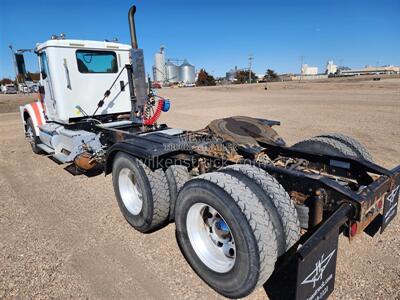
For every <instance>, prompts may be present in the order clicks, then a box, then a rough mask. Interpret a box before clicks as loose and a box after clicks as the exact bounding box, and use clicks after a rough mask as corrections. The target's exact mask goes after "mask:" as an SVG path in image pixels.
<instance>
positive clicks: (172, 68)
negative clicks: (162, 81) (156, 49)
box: [165, 61, 180, 82]
mask: <svg viewBox="0 0 400 300" xmlns="http://www.w3.org/2000/svg"><path fill="white" fill-rule="evenodd" d="M165 72H166V77H167V81H168V82H179V81H180V74H179V73H180V72H179V67H178V66H177V65H176V64H174V63H173V62H171V61H168V62H167V63H166V64H165Z"/></svg>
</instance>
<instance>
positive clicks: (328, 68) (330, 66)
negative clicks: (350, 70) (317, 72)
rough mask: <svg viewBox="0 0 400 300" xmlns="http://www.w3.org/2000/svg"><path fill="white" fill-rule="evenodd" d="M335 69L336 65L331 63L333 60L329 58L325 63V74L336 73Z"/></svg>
mask: <svg viewBox="0 0 400 300" xmlns="http://www.w3.org/2000/svg"><path fill="white" fill-rule="evenodd" d="M337 69H338V68H337V65H335V64H334V63H333V60H329V61H328V62H327V63H326V68H325V74H328V75H329V74H336V72H337Z"/></svg>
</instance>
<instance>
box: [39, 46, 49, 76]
mask: <svg viewBox="0 0 400 300" xmlns="http://www.w3.org/2000/svg"><path fill="white" fill-rule="evenodd" d="M40 68H41V69H40V73H41V74H42V79H46V78H47V76H48V74H49V66H48V64H47V55H46V52H42V53H40Z"/></svg>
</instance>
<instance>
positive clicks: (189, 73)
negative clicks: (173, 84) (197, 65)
mask: <svg viewBox="0 0 400 300" xmlns="http://www.w3.org/2000/svg"><path fill="white" fill-rule="evenodd" d="M179 74H180V75H179V77H180V80H181V81H183V82H184V83H194V82H195V81H196V71H195V69H194V66H193V65H191V64H190V63H189V62H188V61H187V60H186V59H185V60H184V61H183V63H182V64H181V65H180V67H179Z"/></svg>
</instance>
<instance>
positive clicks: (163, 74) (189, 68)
mask: <svg viewBox="0 0 400 300" xmlns="http://www.w3.org/2000/svg"><path fill="white" fill-rule="evenodd" d="M164 50H165V47H164V46H161V47H160V51H159V52H157V53H156V54H155V55H154V66H153V80H154V81H157V82H159V83H163V84H173V83H177V82H183V83H195V81H196V70H195V66H194V65H192V64H190V63H189V62H188V61H187V60H186V59H184V60H179V59H171V58H170V59H165V51H164ZM179 61H182V64H180V65H178V64H176V63H174V62H178V63H179Z"/></svg>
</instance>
